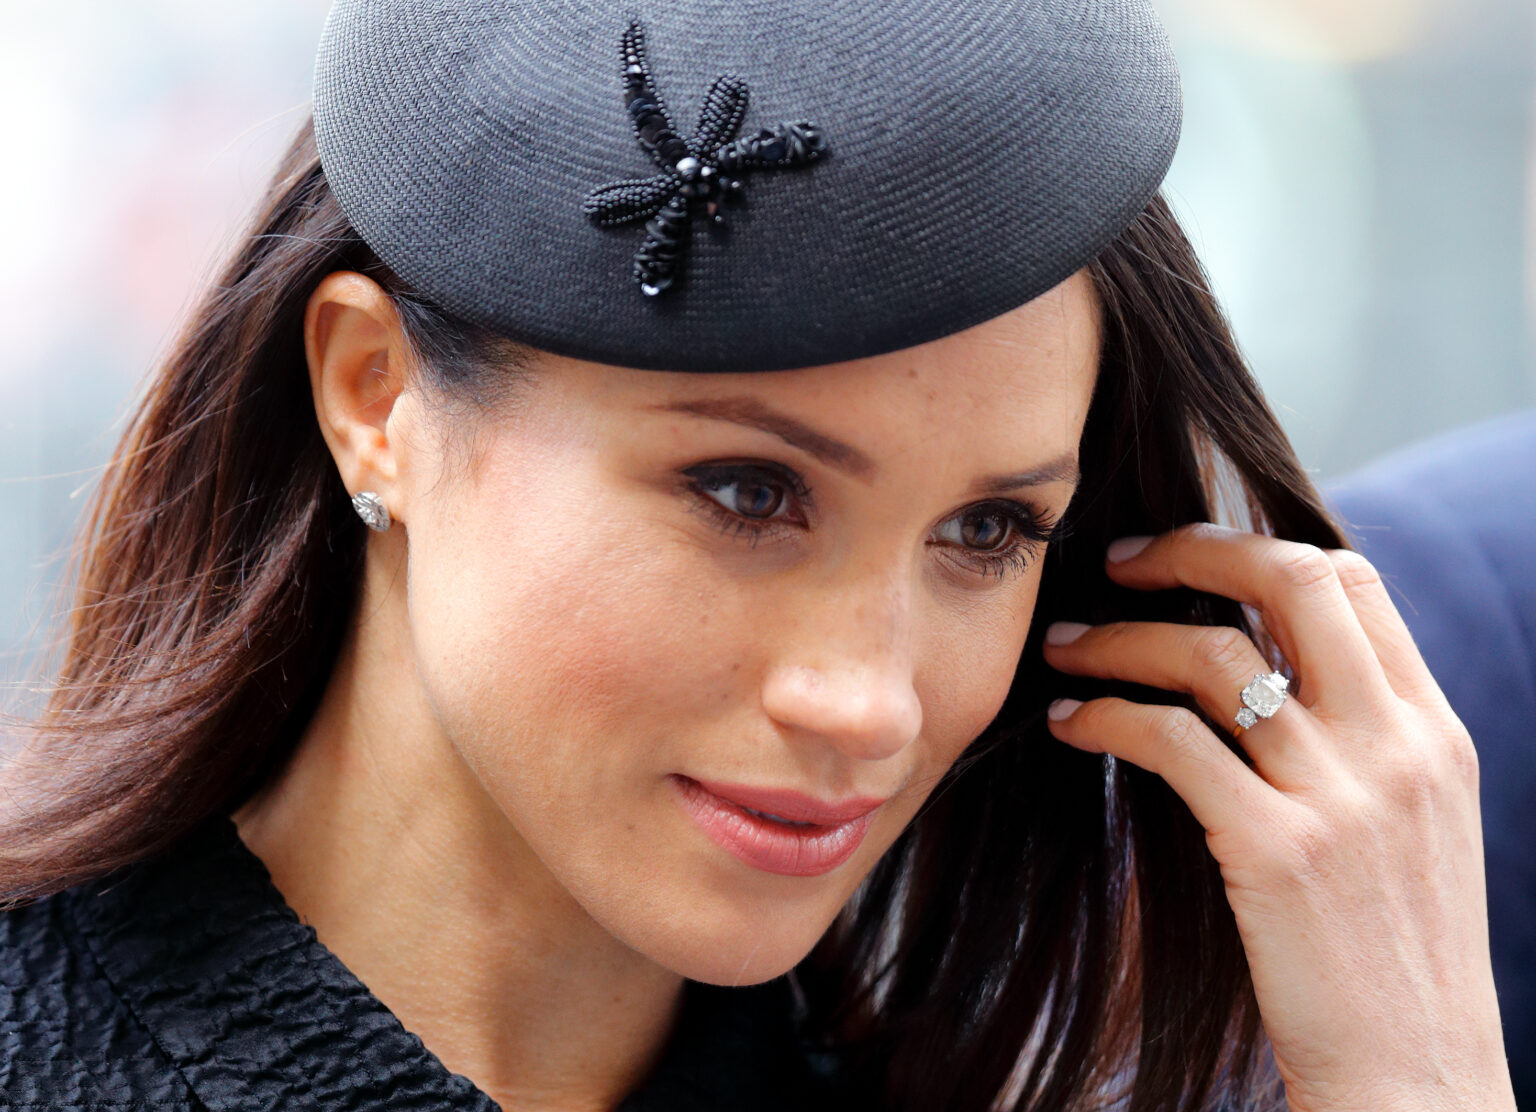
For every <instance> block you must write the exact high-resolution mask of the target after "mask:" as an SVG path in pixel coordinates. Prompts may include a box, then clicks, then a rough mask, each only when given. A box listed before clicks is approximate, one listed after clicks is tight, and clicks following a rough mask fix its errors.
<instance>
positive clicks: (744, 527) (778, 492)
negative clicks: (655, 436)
mask: <svg viewBox="0 0 1536 1112" xmlns="http://www.w3.org/2000/svg"><path fill="white" fill-rule="evenodd" d="M683 473H684V474H685V475H687V476H688V477H689V479H690V480H691V482H690V484H689V485H690V488H691V489H692V491H693V492H694V493H695V494H696V495H697V496H698V497H699V499H700V501H701V503H702V505H703V508H704V509H706V510H707V511H709V512H710V513H711V514H713V515H715V518H716V524H718V525H720V526H721V528H723V529H725V530H726V531H727V532H734V533H742V532H747V533H752V534H754V536H755V535H757V534H761V533H763V532H766V531H767V530H769V529H770V528H773V527H776V526H779V525H785V524H794V525H804V524H805V514H804V512H803V506H802V503H804V502H806V501H807V500H808V499H809V498H810V493H811V491H810V488H809V487H808V486H806V485H805V481H804V480H803V479H801V478H800V476H799V475H797V474H795V473H794V472H793V471H790V470H788V469H787V468H782V467H779V466H777V465H772V464H766V463H711V464H703V465H700V466H698V467H691V468H689V469H688V470H687V471H685V472H683Z"/></svg>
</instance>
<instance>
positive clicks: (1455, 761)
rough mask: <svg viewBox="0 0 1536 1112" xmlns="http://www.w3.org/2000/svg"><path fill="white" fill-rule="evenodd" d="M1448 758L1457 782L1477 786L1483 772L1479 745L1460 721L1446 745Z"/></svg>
mask: <svg viewBox="0 0 1536 1112" xmlns="http://www.w3.org/2000/svg"><path fill="white" fill-rule="evenodd" d="M1446 760H1447V761H1448V762H1449V763H1450V767H1451V774H1452V775H1453V776H1454V777H1455V778H1456V781H1457V783H1459V784H1460V785H1461V786H1462V787H1463V788H1473V789H1476V788H1477V786H1478V783H1479V781H1480V778H1481V774H1482V768H1481V764H1480V762H1479V760H1478V756H1477V746H1476V745H1475V744H1474V743H1473V741H1472V735H1471V734H1469V733H1468V732H1467V731H1466V728H1465V727H1461V726H1460V724H1459V723H1458V728H1457V729H1456V730H1455V731H1454V732H1453V733H1452V734H1451V736H1450V739H1449V742H1448V743H1447V745H1446Z"/></svg>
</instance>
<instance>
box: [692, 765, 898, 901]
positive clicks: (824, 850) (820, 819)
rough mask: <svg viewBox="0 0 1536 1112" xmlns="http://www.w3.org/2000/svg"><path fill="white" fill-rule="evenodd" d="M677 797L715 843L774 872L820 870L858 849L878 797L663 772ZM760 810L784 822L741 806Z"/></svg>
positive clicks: (801, 873) (811, 872) (830, 867)
mask: <svg viewBox="0 0 1536 1112" xmlns="http://www.w3.org/2000/svg"><path fill="white" fill-rule="evenodd" d="M668 779H669V780H670V781H671V784H672V787H673V789H674V791H675V792H676V794H677V797H678V800H679V802H680V803H681V804H682V806H683V809H684V810H686V811H687V812H688V814H689V816H690V817H691V818H692V819H693V820H694V822H696V823H698V825H699V828H700V829H701V830H703V831H704V833H705V834H707V835H709V837H710V839H711V840H713V841H714V842H715V843H716V844H717V845H719V846H720V847H721V848H722V849H724V850H726V851H727V852H729V853H731V854H733V855H734V856H736V857H737V858H739V859H740V860H742V861H744V862H745V863H746V864H748V865H751V866H753V867H754V868H757V869H761V870H763V871H764V872H769V873H777V874H779V875H780V876H820V875H821V874H822V873H827V872H831V871H832V870H833V869H835V868H837V867H838V866H839V865H841V864H842V863H843V862H845V861H847V860H848V859H849V858H850V857H852V856H853V855H854V853H855V852H857V851H858V848H859V846H860V845H861V844H862V843H863V841H864V835H865V834H867V833H868V832H869V827H870V824H871V823H873V822H874V812H875V809H876V808H878V807H879V806H880V805H881V804H882V803H884V802H885V800H884V799H877V798H875V797H873V796H857V797H853V798H850V799H844V800H839V801H837V802H835V803H824V802H822V801H821V800H819V799H816V798H815V797H813V796H809V795H806V794H804V793H803V792H797V791H792V790H788V789H781V788H754V787H749V786H747V785H744V784H723V783H719V782H716V781H700V780H695V779H693V778H692V777H689V776H681V775H673V776H670V777H668ZM748 807H750V808H751V809H752V810H753V811H766V812H768V813H769V814H773V815H778V816H779V817H781V818H784V819H788V820H790V821H791V822H797V823H808V824H811V825H806V826H789V825H786V824H785V823H782V822H775V821H774V820H773V819H768V818H763V817H761V816H759V815H754V814H752V813H751V811H748V810H746V808H748Z"/></svg>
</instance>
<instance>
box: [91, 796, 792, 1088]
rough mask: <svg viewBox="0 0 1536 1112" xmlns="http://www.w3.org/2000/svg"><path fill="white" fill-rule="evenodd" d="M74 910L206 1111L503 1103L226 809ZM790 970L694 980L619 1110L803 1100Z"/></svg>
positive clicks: (122, 991) (98, 887)
mask: <svg viewBox="0 0 1536 1112" xmlns="http://www.w3.org/2000/svg"><path fill="white" fill-rule="evenodd" d="M75 896H76V899H75V917H76V921H77V923H78V924H79V927H80V930H81V933H82V935H83V937H84V938H85V939H86V940H87V944H88V945H89V946H90V948H91V950H92V952H93V953H94V956H95V958H96V960H97V962H98V963H99V964H100V966H101V968H102V970H103V971H104V972H105V974H106V976H107V978H108V980H109V981H110V982H111V984H112V986H113V988H114V990H115V991H116V992H117V993H118V995H119V996H120V997H121V998H122V999H123V1001H124V1002H125V1003H126V1004H127V1005H128V1007H129V1008H130V1009H132V1011H133V1012H134V1014H135V1016H136V1017H137V1018H138V1019H139V1021H140V1022H141V1023H143V1024H144V1026H145V1027H146V1028H147V1029H148V1030H149V1031H150V1033H151V1034H152V1035H153V1036H154V1038H155V1039H156V1041H157V1042H158V1043H159V1045H160V1047H161V1049H162V1050H163V1051H164V1052H165V1053H166V1054H167V1055H168V1056H169V1057H170V1058H171V1060H172V1062H173V1063H174V1064H175V1066H176V1068H177V1069H178V1070H179V1071H180V1073H181V1075H182V1076H183V1077H184V1078H185V1079H186V1081H187V1084H188V1085H189V1086H190V1087H191V1088H192V1090H193V1092H195V1093H196V1094H197V1097H198V1099H199V1100H201V1101H202V1102H203V1103H204V1104H205V1105H206V1106H207V1107H208V1109H209V1112H269V1110H283V1112H289V1110H291V1112H300V1110H309V1109H314V1110H316V1112H318V1110H320V1109H325V1110H327V1112H330V1110H333V1109H363V1108H376V1107H389V1108H396V1109H422V1110H427V1109H430V1110H432V1112H499V1106H498V1105H497V1104H496V1102H495V1101H493V1100H492V1099H491V1098H490V1097H488V1096H487V1095H486V1094H485V1093H483V1092H481V1091H480V1090H479V1089H478V1088H476V1087H475V1085H474V1084H473V1083H472V1082H470V1081H469V1080H468V1079H467V1078H464V1077H462V1076H460V1075H458V1074H454V1073H450V1072H449V1071H448V1069H447V1067H445V1066H444V1065H443V1064H442V1062H441V1061H439V1060H438V1058H437V1056H436V1055H434V1054H433V1053H432V1052H431V1051H430V1050H428V1049H427V1048H426V1047H425V1046H424V1045H423V1044H422V1042H421V1040H420V1039H419V1038H417V1037H416V1036H415V1035H413V1034H411V1033H410V1032H409V1031H407V1030H406V1029H405V1028H404V1027H403V1026H402V1025H401V1023H400V1021H399V1020H398V1019H397V1018H396V1017H395V1015H394V1013H393V1012H391V1011H390V1010H389V1009H388V1008H387V1007H385V1005H384V1004H383V1002H381V1001H380V1000H379V999H378V998H377V997H375V996H374V995H373V994H372V992H370V991H369V990H368V988H367V987H366V986H364V985H363V983H362V982H361V981H359V980H358V979H357V978H356V977H355V976H354V975H353V974H352V972H351V971H350V970H348V969H347V967H346V966H345V965H343V964H342V963H341V961H340V959H338V958H337V957H336V955H334V954H333V953H331V951H330V950H328V949H327V948H326V947H325V946H324V945H323V944H321V942H320V941H319V940H318V939H317V938H316V936H315V932H314V929H313V928H311V927H309V926H307V925H305V924H304V923H302V922H301V921H300V920H299V918H298V916H297V915H296V914H295V913H294V911H293V910H292V909H291V908H290V907H289V906H288V905H287V903H286V902H285V901H284V900H283V897H282V895H281V894H280V893H279V892H278V891H277V889H276V888H275V887H274V886H273V884H272V881H271V878H270V876H269V875H268V873H267V870H266V867H265V866H264V865H263V864H262V862H261V860H260V858H258V857H257V856H256V855H255V854H253V853H252V852H251V851H250V850H248V849H247V848H246V847H245V844H244V843H243V842H242V841H241V840H240V838H239V835H238V834H237V833H236V830H235V825H234V823H233V822H232V821H231V820H230V819H229V818H228V817H227V816H222V815H221V816H217V817H216V818H215V819H213V820H210V821H209V822H207V823H205V824H204V825H203V826H201V827H200V828H198V829H197V830H196V831H194V832H193V833H192V834H190V835H188V836H187V837H186V838H184V839H182V840H181V841H180V842H179V843H177V845H176V846H175V847H174V848H173V849H172V850H171V851H170V852H168V853H166V854H163V855H161V856H159V857H157V858H154V859H152V860H149V861H146V862H141V863H139V864H138V865H135V866H132V867H131V868H129V869H126V870H123V871H121V872H119V873H115V874H113V875H112V876H110V877H108V878H106V879H105V880H103V881H99V882H96V883H95V884H91V885H86V886H83V887H82V888H80V889H78V890H77V891H76V893H75ZM793 1011H794V1007H793V1003H792V999H791V996H790V988H789V985H788V982H787V980H786V979H785V978H780V979H779V980H777V981H770V982H768V983H767V984H764V985H759V986H754V987H752V988H745V989H723V988H715V987H712V986H707V985H702V984H697V983H694V982H689V983H688V985H687V990H686V993H685V997H684V1002H683V1007H682V1010H681V1014H680V1016H679V1019H678V1023H677V1027H676V1028H675V1030H674V1032H673V1035H672V1038H671V1041H670V1042H669V1043H668V1045H667V1048H666V1049H665V1050H664V1052H663V1056H662V1059H661V1061H660V1063H659V1064H658V1066H657V1068H656V1070H655V1071H653V1073H652V1075H651V1077H650V1078H649V1079H648V1080H647V1082H646V1083H645V1084H643V1085H642V1086H641V1087H640V1088H639V1089H638V1090H637V1091H635V1092H634V1093H632V1094H631V1095H630V1096H629V1097H628V1098H626V1100H625V1101H624V1102H623V1103H622V1104H621V1105H620V1112H662V1110H666V1112H679V1110H695V1109H697V1110H699V1112H703V1110H705V1109H716V1108H719V1107H732V1108H737V1109H743V1110H749V1109H757V1108H763V1109H768V1108H784V1107H808V1106H809V1105H810V1103H811V1102H812V1092H813V1089H814V1086H815V1082H814V1079H813V1077H812V1075H811V1073H810V1071H809V1067H808V1066H807V1065H806V1059H805V1057H804V1055H803V1054H802V1053H801V1052H800V1049H799V1044H798V1042H797V1035H796V1028H795V1025H794V1019H793V1016H792V1012H793Z"/></svg>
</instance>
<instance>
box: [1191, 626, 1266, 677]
mask: <svg viewBox="0 0 1536 1112" xmlns="http://www.w3.org/2000/svg"><path fill="white" fill-rule="evenodd" d="M1254 651H1255V650H1254V647H1253V643H1252V642H1251V641H1249V640H1248V635H1247V634H1245V633H1244V632H1243V631H1242V630H1240V629H1236V628H1234V627H1232V626H1208V627H1206V628H1205V629H1203V630H1201V631H1200V632H1199V633H1197V634H1196V635H1195V644H1194V658H1195V664H1196V665H1197V666H1198V667H1200V668H1201V669H1202V670H1206V671H1211V672H1214V673H1216V674H1217V675H1222V674H1224V673H1226V672H1238V671H1244V670H1251V669H1249V665H1250V664H1251V663H1252V658H1253V654H1254Z"/></svg>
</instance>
